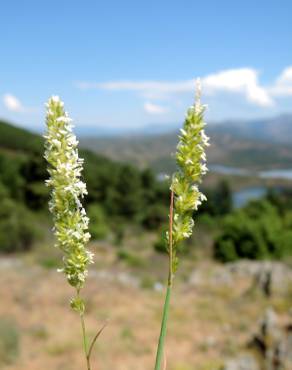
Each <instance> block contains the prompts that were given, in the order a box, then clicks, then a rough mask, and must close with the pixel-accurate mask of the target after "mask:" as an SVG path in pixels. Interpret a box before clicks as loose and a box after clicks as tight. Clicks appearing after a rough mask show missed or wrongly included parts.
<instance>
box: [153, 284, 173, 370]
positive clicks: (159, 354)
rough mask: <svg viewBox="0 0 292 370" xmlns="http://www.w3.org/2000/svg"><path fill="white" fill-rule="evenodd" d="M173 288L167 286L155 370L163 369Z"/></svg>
mask: <svg viewBox="0 0 292 370" xmlns="http://www.w3.org/2000/svg"><path fill="white" fill-rule="evenodd" d="M171 288H172V286H171V285H168V286H167V291H166V296H165V303H164V307H163V315H162V323H161V330H160V337H159V342H158V348H157V355H156V362H155V370H160V368H161V361H162V357H163V351H164V342H165V337H166V329H167V319H168V312H169V303H170V293H171Z"/></svg>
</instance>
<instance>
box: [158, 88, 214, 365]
mask: <svg viewBox="0 0 292 370" xmlns="http://www.w3.org/2000/svg"><path fill="white" fill-rule="evenodd" d="M204 112H205V106H204V105H202V104H201V85H200V81H197V93H196V101H195V104H194V105H193V106H191V107H190V108H189V110H188V111H187V115H186V118H185V122H184V125H183V128H182V129H181V134H180V136H179V143H178V146H177V151H176V162H177V165H178V170H177V172H176V173H175V174H174V175H173V177H172V182H171V186H170V190H171V196H170V212H169V231H168V232H167V235H166V241H167V251H168V255H169V271H168V283H167V291H166V297H165V303H164V308H163V315H162V323H161V331H160V337H159V342H158V348H157V354H156V362H155V370H160V368H161V362H162V357H163V351H164V341H165V336H166V327H167V320H168V312H169V305H170V294H171V289H172V284H173V279H174V274H175V272H176V270H177V266H178V257H177V254H178V251H179V246H180V244H181V242H182V241H183V240H184V239H186V238H189V237H190V236H191V235H192V232H193V226H194V220H193V213H194V211H196V210H197V209H198V207H199V206H200V205H201V204H202V202H203V201H204V200H206V197H205V195H204V194H203V193H201V192H200V190H199V187H198V185H199V183H200V182H201V179H202V176H203V175H205V174H206V172H207V167H206V164H205V162H206V154H205V147H206V146H208V145H209V138H208V137H207V136H206V134H205V131H204V126H205V122H204Z"/></svg>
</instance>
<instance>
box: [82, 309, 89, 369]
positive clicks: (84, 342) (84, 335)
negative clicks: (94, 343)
mask: <svg viewBox="0 0 292 370" xmlns="http://www.w3.org/2000/svg"><path fill="white" fill-rule="evenodd" d="M80 321H81V328H82V341H83V349H84V354H85V358H86V365H87V370H91V366H90V356H89V355H88V349H87V335H86V328H85V320H84V315H83V314H81V315H80Z"/></svg>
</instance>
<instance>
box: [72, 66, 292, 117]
mask: <svg viewBox="0 0 292 370" xmlns="http://www.w3.org/2000/svg"><path fill="white" fill-rule="evenodd" d="M258 76H259V73H258V71H257V70H255V69H253V68H235V69H226V70H223V71H219V72H216V73H213V74H209V75H206V76H203V77H202V78H201V81H202V85H203V92H204V94H206V95H216V94H219V93H232V94H238V95H239V96H243V97H244V98H245V99H246V100H247V101H248V102H249V103H252V104H254V105H257V106H260V107H269V106H273V105H274V99H273V98H274V97H277V96H290V95H292V66H289V67H287V68H285V69H284V70H283V71H282V73H281V74H280V75H279V77H278V78H277V79H276V80H275V82H274V83H273V84H272V85H270V86H262V85H261V84H260V83H259V79H258ZM76 86H77V87H78V88H80V89H102V90H111V91H134V92H137V93H139V94H140V95H142V96H143V97H144V98H146V99H165V98H171V97H173V96H174V95H179V94H183V93H193V92H194V89H195V79H189V80H182V81H151V80H148V81H130V80H122V81H107V82H100V83H94V82H79V83H77V84H76ZM150 104H153V103H150ZM144 108H145V107H144ZM145 110H147V108H145ZM150 110H151V108H150ZM154 110H155V109H154Z"/></svg>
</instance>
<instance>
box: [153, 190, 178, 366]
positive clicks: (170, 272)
mask: <svg viewBox="0 0 292 370" xmlns="http://www.w3.org/2000/svg"><path fill="white" fill-rule="evenodd" d="M173 202H174V192H173V190H171V193H170V207H169V253H168V255H169V267H168V280H167V289H166V296H165V302H164V306H163V313H162V322H161V329H160V336H159V341H158V346H157V354H156V361H155V370H160V369H161V361H162V358H163V354H164V346H165V337H166V332H167V322H168V315H169V307H170V297H171V291H172V283H173V249H172V247H173V245H172V228H173Z"/></svg>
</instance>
